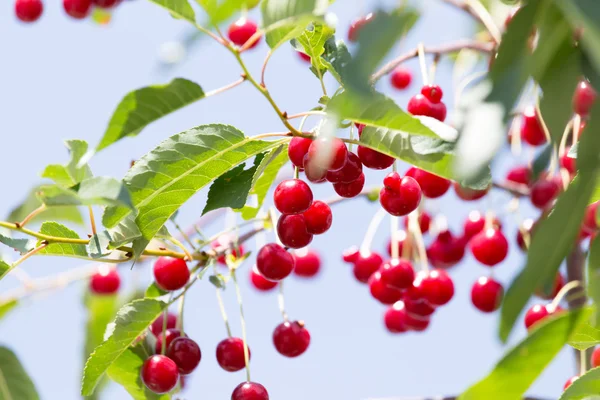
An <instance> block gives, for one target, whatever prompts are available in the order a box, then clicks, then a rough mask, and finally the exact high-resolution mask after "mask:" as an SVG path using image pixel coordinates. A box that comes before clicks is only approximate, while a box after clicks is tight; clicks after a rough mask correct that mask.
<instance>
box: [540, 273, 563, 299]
mask: <svg viewBox="0 0 600 400" xmlns="http://www.w3.org/2000/svg"><path fill="white" fill-rule="evenodd" d="M563 286H565V278H563V276H562V275H561V273H560V272H557V273H556V278H554V286H553V287H552V292H551V293H550V294H546V293H544V288H543V287H538V288H537V289H536V291H535V295H536V296H537V297H539V298H540V299H544V300H552V299H553V298H555V297H556V295H557V294H558V292H560V289H562V288H563Z"/></svg>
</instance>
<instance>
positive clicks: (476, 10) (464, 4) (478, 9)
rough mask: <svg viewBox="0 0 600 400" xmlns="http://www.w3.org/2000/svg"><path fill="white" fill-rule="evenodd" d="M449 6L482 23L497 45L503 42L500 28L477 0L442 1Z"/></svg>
mask: <svg viewBox="0 0 600 400" xmlns="http://www.w3.org/2000/svg"><path fill="white" fill-rule="evenodd" d="M442 1H444V2H446V3H448V4H452V5H453V6H455V7H458V8H460V9H462V10H464V11H466V12H467V13H469V14H470V15H471V16H472V17H473V18H475V19H476V20H477V21H479V22H481V23H482V24H483V26H485V29H486V30H487V31H488V33H489V34H490V36H491V37H492V39H493V40H494V42H495V43H496V44H499V43H500V41H501V40H502V33H500V30H499V29H498V26H497V25H496V23H495V22H494V19H493V18H492V16H491V15H490V13H489V12H488V10H487V9H486V8H485V7H484V6H483V5H482V4H481V3H480V2H479V1H477V0H464V1H462V0H442Z"/></svg>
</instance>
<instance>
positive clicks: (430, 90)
mask: <svg viewBox="0 0 600 400" xmlns="http://www.w3.org/2000/svg"><path fill="white" fill-rule="evenodd" d="M421 94H422V95H423V96H425V97H427V99H429V101H431V102H432V103H439V102H440V101H442V97H444V92H443V91H442V88H441V87H439V86H438V85H425V86H423V87H422V88H421Z"/></svg>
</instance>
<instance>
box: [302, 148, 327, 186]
mask: <svg viewBox="0 0 600 400" xmlns="http://www.w3.org/2000/svg"><path fill="white" fill-rule="evenodd" d="M303 165H304V175H306V179H308V180H309V181H311V182H312V183H321V182H325V180H326V177H327V172H328V171H327V168H323V167H320V166H318V165H316V163H314V162H311V160H310V157H309V155H308V153H307V154H306V155H305V156H304V163H303Z"/></svg>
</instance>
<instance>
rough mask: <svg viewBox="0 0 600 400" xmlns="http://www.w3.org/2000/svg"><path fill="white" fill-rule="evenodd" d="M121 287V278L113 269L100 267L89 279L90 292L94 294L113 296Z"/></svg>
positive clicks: (104, 266)
mask: <svg viewBox="0 0 600 400" xmlns="http://www.w3.org/2000/svg"><path fill="white" fill-rule="evenodd" d="M119 286H121V277H120V276H119V273H118V272H117V270H116V269H115V268H114V267H109V266H106V265H102V266H101V267H99V268H98V272H96V273H95V274H94V275H92V278H91V279H90V290H91V291H92V293H95V294H114V293H117V290H119Z"/></svg>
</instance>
